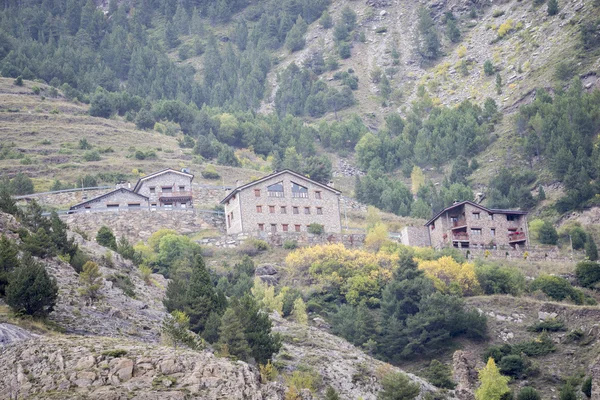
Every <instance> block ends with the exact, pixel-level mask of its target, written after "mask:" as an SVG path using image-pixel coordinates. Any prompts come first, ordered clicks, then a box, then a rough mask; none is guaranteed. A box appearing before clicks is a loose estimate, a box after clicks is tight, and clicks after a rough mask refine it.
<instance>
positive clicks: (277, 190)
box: [267, 182, 283, 197]
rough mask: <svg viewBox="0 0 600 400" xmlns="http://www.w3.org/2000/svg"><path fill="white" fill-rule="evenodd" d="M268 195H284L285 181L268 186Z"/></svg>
mask: <svg viewBox="0 0 600 400" xmlns="http://www.w3.org/2000/svg"><path fill="white" fill-rule="evenodd" d="M267 195H268V196H269V197H283V182H277V183H275V184H273V185H271V186H267Z"/></svg>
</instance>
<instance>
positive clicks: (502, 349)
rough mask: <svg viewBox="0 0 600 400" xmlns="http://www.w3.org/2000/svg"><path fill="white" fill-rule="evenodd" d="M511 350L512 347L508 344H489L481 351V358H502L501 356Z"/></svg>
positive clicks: (495, 359)
mask: <svg viewBox="0 0 600 400" xmlns="http://www.w3.org/2000/svg"><path fill="white" fill-rule="evenodd" d="M511 352H512V347H511V346H510V345H509V344H503V345H502V346H490V347H488V348H487V349H486V350H485V351H484V352H483V360H484V361H486V360H489V359H490V358H493V359H494V361H498V362H499V361H500V360H502V357H504V356H507V355H509V354H510V353H511Z"/></svg>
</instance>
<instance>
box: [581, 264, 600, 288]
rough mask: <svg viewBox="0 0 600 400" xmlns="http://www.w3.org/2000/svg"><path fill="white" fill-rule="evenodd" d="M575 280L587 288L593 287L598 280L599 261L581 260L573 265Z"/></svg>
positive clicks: (599, 273)
mask: <svg viewBox="0 0 600 400" xmlns="http://www.w3.org/2000/svg"><path fill="white" fill-rule="evenodd" d="M575 275H576V276H577V282H578V283H579V284H580V285H581V286H583V287H587V288H593V287H594V285H595V284H596V283H598V282H600V263H597V262H594V261H582V262H580V263H577V266H576V267H575Z"/></svg>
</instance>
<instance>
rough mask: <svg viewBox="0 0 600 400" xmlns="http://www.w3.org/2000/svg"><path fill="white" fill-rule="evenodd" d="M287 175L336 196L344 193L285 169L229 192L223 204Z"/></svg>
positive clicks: (222, 201)
mask: <svg viewBox="0 0 600 400" xmlns="http://www.w3.org/2000/svg"><path fill="white" fill-rule="evenodd" d="M286 173H287V174H290V175H293V176H295V177H297V178H298V179H303V180H306V181H309V182H310V183H312V184H314V185H317V186H320V187H322V188H323V189H325V190H329V191H330V192H333V193H335V194H341V193H342V192H340V191H339V190H337V189H334V188H332V187H331V186H327V185H325V184H322V183H319V182H317V181H315V180H312V179H310V178H308V177H306V176H304V175H302V174H299V173H297V172H294V171H292V170H290V169H284V170H282V171H277V172H273V173H272V174H269V175H267V176H263V177H262V178H260V179H258V180H256V181H253V182H250V183H246V184H245V185H242V186H240V187H237V188H235V189H233V190H232V191H231V192H229V194H228V195H227V196H226V197H225V198H224V199H223V200H221V204H225V203H226V202H227V200H229V199H230V198H231V197H233V196H234V195H235V194H236V193H239V192H241V191H242V190H244V189H247V188H249V187H252V186H254V185H258V184H259V183H262V182H264V181H266V180H267V179H271V178H275V177H276V176H279V175H283V174H286Z"/></svg>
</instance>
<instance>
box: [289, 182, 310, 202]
mask: <svg viewBox="0 0 600 400" xmlns="http://www.w3.org/2000/svg"><path fill="white" fill-rule="evenodd" d="M292 197H304V198H308V189H307V188H305V187H304V186H301V185H298V184H297V183H295V182H292Z"/></svg>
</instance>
